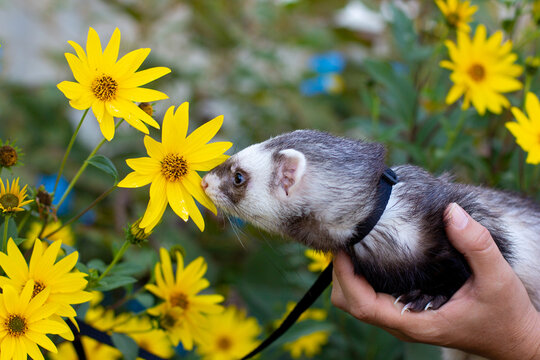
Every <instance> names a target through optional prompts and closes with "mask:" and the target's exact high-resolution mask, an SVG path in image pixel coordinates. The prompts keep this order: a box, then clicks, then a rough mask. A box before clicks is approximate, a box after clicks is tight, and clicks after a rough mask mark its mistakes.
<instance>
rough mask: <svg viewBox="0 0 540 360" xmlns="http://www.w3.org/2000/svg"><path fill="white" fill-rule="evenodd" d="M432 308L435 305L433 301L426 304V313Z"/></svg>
mask: <svg viewBox="0 0 540 360" xmlns="http://www.w3.org/2000/svg"><path fill="white" fill-rule="evenodd" d="M432 307H433V304H432V303H431V301H430V302H428V303H427V304H426V307H424V311H425V310H429V309H431V308H432Z"/></svg>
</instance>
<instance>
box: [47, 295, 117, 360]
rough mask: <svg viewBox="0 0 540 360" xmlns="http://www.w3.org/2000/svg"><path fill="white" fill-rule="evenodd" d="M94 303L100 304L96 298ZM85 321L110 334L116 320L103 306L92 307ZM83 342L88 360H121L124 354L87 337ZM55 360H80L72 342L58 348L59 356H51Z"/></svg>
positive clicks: (82, 339)
mask: <svg viewBox="0 0 540 360" xmlns="http://www.w3.org/2000/svg"><path fill="white" fill-rule="evenodd" d="M94 301H97V302H99V300H98V299H96V297H94V298H93V300H92V303H93V302H94ZM84 320H85V321H86V322H87V323H88V324H90V325H92V326H93V327H95V328H96V329H98V330H101V331H105V332H110V331H112V329H113V327H114V325H115V323H116V318H115V316H114V312H113V311H112V310H105V309H104V308H103V307H101V306H92V307H90V309H88V311H87V312H86V315H85V317H84ZM81 342H82V345H83V348H84V352H85V354H86V358H87V359H88V360H102V359H121V358H122V353H121V352H120V351H119V350H118V349H116V348H114V347H112V346H109V345H106V344H103V343H101V342H99V341H96V340H94V339H92V338H89V337H87V336H83V337H82V338H81ZM49 355H50V357H51V359H53V360H78V359H79V357H78V356H77V353H76V352H75V349H74V347H73V344H72V343H71V342H64V343H62V344H60V345H59V346H58V354H49Z"/></svg>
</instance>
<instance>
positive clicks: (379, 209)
mask: <svg viewBox="0 0 540 360" xmlns="http://www.w3.org/2000/svg"><path fill="white" fill-rule="evenodd" d="M398 181H399V180H398V178H397V175H396V174H395V173H394V172H393V171H392V170H391V169H390V168H387V169H386V170H384V172H383V173H382V175H381V178H380V179H379V184H378V186H377V202H376V204H375V207H374V208H373V210H372V211H371V214H369V216H368V217H367V218H366V220H365V221H364V222H362V223H360V224H358V225H357V226H356V235H355V236H354V237H353V238H351V240H350V241H349V243H348V244H347V246H346V251H347V253H348V254H349V256H351V257H352V258H353V259H354V256H353V255H354V246H355V245H356V244H358V243H359V242H360V241H362V240H363V239H364V238H365V237H366V236H367V235H368V234H369V233H370V232H371V230H373V228H374V227H375V225H377V222H379V219H380V218H381V216H382V214H383V213H384V209H386V205H387V204H388V199H390V194H391V193H392V186H394V185H395V184H397V183H398ZM332 269H333V264H332V263H330V264H329V265H328V266H327V267H326V269H324V271H323V272H322V273H321V274H320V275H319V277H318V278H317V280H315V282H314V283H313V285H311V287H310V288H309V290H308V291H307V292H306V294H305V295H304V296H303V297H302V299H300V301H298V303H297V304H296V306H295V307H294V309H292V311H291V312H290V313H289V314H288V315H287V317H286V318H285V319H284V320H283V322H282V323H281V324H280V325H279V327H278V328H277V329H276V330H274V332H272V333H271V334H270V335H269V336H268V337H267V338H266V339H265V340H264V341H263V342H262V343H260V344H259V346H257V347H256V348H255V349H254V350H253V351H252V352H250V353H249V354H247V355H246V356H244V357H243V358H242V360H245V359H249V358H251V357H253V356H255V355H257V354H258V353H260V352H261V351H263V350H264V349H265V348H266V347H267V346H269V345H270V344H272V343H273V342H274V341H276V340H277V339H278V338H279V337H280V336H281V335H283V334H284V333H285V332H286V331H287V330H288V329H289V328H290V327H291V326H292V325H293V324H294V323H295V322H296V320H298V318H299V317H300V315H302V314H303V313H304V311H306V310H307V309H308V308H309V307H310V306H311V305H313V303H314V302H315V301H316V300H317V298H318V297H319V296H320V295H321V294H322V292H323V291H324V290H325V289H326V288H327V287H328V286H329V285H330V284H331V283H332Z"/></svg>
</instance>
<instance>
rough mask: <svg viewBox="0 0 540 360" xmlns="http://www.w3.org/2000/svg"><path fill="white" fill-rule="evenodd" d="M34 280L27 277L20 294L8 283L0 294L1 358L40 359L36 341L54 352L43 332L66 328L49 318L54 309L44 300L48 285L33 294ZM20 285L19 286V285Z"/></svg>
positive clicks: (52, 332) (53, 305) (53, 347)
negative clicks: (27, 279) (28, 357)
mask: <svg viewBox="0 0 540 360" xmlns="http://www.w3.org/2000/svg"><path fill="white" fill-rule="evenodd" d="M34 288H35V284H34V282H33V281H32V280H29V281H28V282H26V283H25V284H24V286H23V287H22V291H21V293H20V294H19V293H18V292H17V291H15V289H14V288H13V287H11V286H5V287H3V288H2V294H1V295H0V324H1V326H0V359H2V360H4V359H6V360H7V359H26V358H27V355H29V356H30V357H31V358H32V359H43V355H42V354H41V351H40V350H39V348H38V345H39V346H41V347H43V348H45V349H47V350H49V351H51V352H56V351H57V349H56V346H55V345H54V344H53V342H52V341H51V340H50V339H49V338H48V337H47V336H46V334H61V333H65V332H67V331H69V328H68V327H67V325H66V324H64V323H62V322H58V321H54V320H51V319H49V317H50V316H51V315H53V314H54V312H55V311H56V307H57V306H56V305H55V304H50V303H49V304H47V303H46V301H47V298H48V296H49V289H45V290H43V291H41V292H40V293H39V294H36V295H35V296H34V295H33V293H34V292H35V291H34ZM18 289H20V288H18Z"/></svg>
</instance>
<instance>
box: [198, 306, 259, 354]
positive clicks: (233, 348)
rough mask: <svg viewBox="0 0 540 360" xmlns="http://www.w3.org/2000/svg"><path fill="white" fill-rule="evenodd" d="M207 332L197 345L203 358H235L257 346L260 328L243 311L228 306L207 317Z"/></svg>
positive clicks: (255, 321) (253, 319) (254, 320)
mask: <svg viewBox="0 0 540 360" xmlns="http://www.w3.org/2000/svg"><path fill="white" fill-rule="evenodd" d="M207 327H208V329H209V332H208V333H207V334H206V336H205V337H204V339H203V340H202V341H201V343H200V344H199V346H197V353H198V354H199V355H201V357H202V359H203V360H236V359H241V358H242V357H243V356H244V355H247V354H248V353H249V352H250V351H251V350H253V349H254V348H255V346H257V342H258V341H257V336H259V334H260V333H261V328H260V326H259V324H258V323H257V320H256V319H255V318H253V317H249V318H248V317H246V313H245V311H242V310H238V309H237V308H235V307H234V306H229V307H227V308H226V309H225V311H224V312H222V313H221V314H216V315H212V316H209V317H208V321H207Z"/></svg>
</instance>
